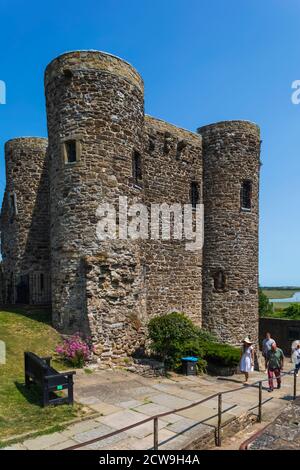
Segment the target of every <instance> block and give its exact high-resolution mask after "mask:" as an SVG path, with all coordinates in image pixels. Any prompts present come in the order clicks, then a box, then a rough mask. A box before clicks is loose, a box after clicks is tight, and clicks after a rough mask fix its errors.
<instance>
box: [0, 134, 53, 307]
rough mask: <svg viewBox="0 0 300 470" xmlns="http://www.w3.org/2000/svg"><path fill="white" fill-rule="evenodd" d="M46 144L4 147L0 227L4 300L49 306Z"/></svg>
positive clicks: (18, 142)
mask: <svg viewBox="0 0 300 470" xmlns="http://www.w3.org/2000/svg"><path fill="white" fill-rule="evenodd" d="M47 146H48V140H47V139H43V138H38V137H21V138H16V139H12V140H9V141H8V142H6V144H5V161H6V189H5V196H4V200H3V206H2V214H1V224H2V225H3V227H4V230H3V231H2V234H1V235H2V253H3V267H4V272H5V279H6V301H7V302H10V303H15V302H19V303H30V304H33V303H34V304H37V303H49V302H50V279H49V192H48V189H49V187H48V166H47V158H46V154H47Z"/></svg>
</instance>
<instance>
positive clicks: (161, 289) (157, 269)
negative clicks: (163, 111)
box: [143, 116, 203, 325]
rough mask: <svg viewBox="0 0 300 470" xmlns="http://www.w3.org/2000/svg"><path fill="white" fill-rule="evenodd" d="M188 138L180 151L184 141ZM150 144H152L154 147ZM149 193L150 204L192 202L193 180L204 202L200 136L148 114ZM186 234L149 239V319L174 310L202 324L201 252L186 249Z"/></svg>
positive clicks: (146, 189) (146, 173)
mask: <svg viewBox="0 0 300 470" xmlns="http://www.w3.org/2000/svg"><path fill="white" fill-rule="evenodd" d="M182 142H183V145H184V146H183V149H182V150H181V151H179V150H178V148H179V149H180V148H181V147H180V144H181V143H182ZM150 144H151V145H150ZM143 169H144V180H145V183H144V193H145V200H146V203H147V204H148V205H149V206H150V205H151V204H155V203H156V204H162V203H167V204H169V205H171V204H174V203H179V204H181V205H184V204H189V203H190V202H191V195H190V189H191V182H192V181H194V182H197V183H198V184H199V193H200V194H199V195H200V197H199V203H201V202H202V189H203V180H202V178H203V175H202V140H201V137H200V136H199V135H197V134H194V133H192V132H189V131H186V130H184V129H180V128H177V127H176V126H173V125H171V124H167V123H166V122H164V121H161V120H158V119H154V118H152V117H150V116H146V118H145V151H144V168H143ZM186 241H187V240H186V238H185V237H184V235H183V239H182V241H179V240H172V239H171V240H170V241H169V240H161V239H160V240H157V241H156V240H149V242H148V243H145V252H144V253H145V265H146V295H147V317H148V319H150V318H152V317H154V316H156V315H162V314H166V313H169V312H172V311H180V312H184V313H185V314H187V315H188V316H189V317H190V318H191V319H192V320H193V321H194V322H195V323H196V324H198V325H201V304H202V250H197V251H187V249H186Z"/></svg>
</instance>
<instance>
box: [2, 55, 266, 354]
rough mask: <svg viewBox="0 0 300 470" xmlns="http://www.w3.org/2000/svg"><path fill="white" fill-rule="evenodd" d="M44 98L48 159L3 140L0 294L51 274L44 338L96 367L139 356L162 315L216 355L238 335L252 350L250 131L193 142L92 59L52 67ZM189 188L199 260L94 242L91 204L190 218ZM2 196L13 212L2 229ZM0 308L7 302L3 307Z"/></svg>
mask: <svg viewBox="0 0 300 470" xmlns="http://www.w3.org/2000/svg"><path fill="white" fill-rule="evenodd" d="M45 93H46V106H47V120H48V136H49V144H48V150H47V156H45V155H46V147H47V141H46V140H43V139H15V140H14V141H10V142H8V143H7V146H6V154H7V157H6V165H7V187H6V193H5V197H4V202H3V207H2V215H1V232H2V252H3V255H4V261H3V270H4V276H5V279H6V285H7V289H6V290H11V291H12V292H14V293H15V292H16V290H15V287H14V286H13V283H14V282H15V281H14V279H15V278H18V279H19V278H20V275H21V274H22V273H25V274H26V273H28V271H30V270H31V271H32V273H41V272H44V273H48V275H50V272H51V276H52V285H51V290H52V297H51V303H52V312H53V323H54V326H55V327H56V328H57V329H58V330H60V331H61V332H63V333H66V334H70V333H74V332H77V331H80V332H81V333H83V334H84V335H85V336H91V337H92V340H93V342H94V345H95V350H96V354H97V355H98V356H99V358H100V359H101V360H102V361H111V360H114V361H118V360H119V359H120V358H122V357H124V356H126V355H128V354H131V353H133V352H134V351H136V350H137V349H139V348H140V347H143V346H144V343H145V337H146V330H147V323H148V321H149V319H150V318H152V317H153V316H155V315H160V314H164V313H168V312H171V311H174V310H176V311H182V312H185V313H186V314H187V315H189V317H190V318H191V319H192V320H193V321H194V322H195V323H196V324H198V325H200V326H203V327H205V328H207V329H209V330H210V331H213V332H214V333H215V334H216V335H217V336H218V337H219V338H220V339H222V340H224V341H226V342H230V343H233V344H235V343H238V342H240V341H241V340H242V338H243V337H244V336H245V335H251V337H252V338H253V339H254V340H256V339H257V330H258V318H257V316H258V292H257V286H258V266H257V257H258V183H259V181H258V177H259V150H260V141H259V130H258V128H257V126H255V125H254V124H251V123H249V122H244V121H229V122H223V123H218V124H214V125H211V126H205V127H203V128H200V129H199V130H198V134H197V133H193V132H190V131H187V130H184V129H180V128H178V127H176V126H173V125H171V124H168V123H166V122H164V121H162V120H159V119H155V118H152V117H150V116H145V115H144V87H143V80H142V79H141V77H140V75H139V74H138V72H137V71H136V70H135V69H134V68H133V67H132V66H131V65H130V64H128V63H127V62H125V61H123V60H121V59H119V58H117V57H115V56H112V55H109V54H105V53H102V52H97V51H75V52H70V53H66V54H63V55H62V56H60V57H58V58H56V59H54V60H53V61H52V62H51V63H50V64H49V65H48V67H47V69H46V72H45ZM70 148H71V149H72V151H70ZM136 154H138V156H139V159H140V162H139V166H140V168H139V171H140V172H141V174H140V180H139V181H138V183H137V181H136V178H135V177H134V171H133V163H134V156H135V155H136ZM74 156H75V158H74ZM69 157H70V158H69ZM71 157H72V158H71ZM245 180H249V181H251V185H252V186H251V203H252V206H251V210H249V211H244V210H241V205H240V190H241V184H242V182H243V181H245ZM24 183H25V184H24ZM192 185H196V186H197V188H198V190H197V191H198V201H197V202H198V203H204V210H205V223H204V229H205V233H204V248H203V250H198V251H197V250H196V251H188V250H187V249H186V241H187V240H186V239H185V238H184V237H183V240H172V239H171V240H161V239H159V240H151V239H148V240H135V241H133V240H119V239H115V240H102V241H99V239H98V238H97V233H96V228H97V223H98V222H99V214H97V208H98V207H99V205H100V204H101V203H105V202H108V203H113V204H115V205H116V207H117V206H118V202H119V197H120V196H126V197H127V198H128V204H129V205H130V204H132V203H135V202H137V203H144V204H145V205H146V206H147V207H148V208H149V209H150V206H151V204H162V203H167V204H173V203H177V204H178V203H179V204H182V205H183V204H189V203H190V202H191V199H192ZM12 191H15V192H16V196H17V201H18V216H17V217H16V218H15V219H14V220H11V216H10V210H11V208H10V206H9V195H10V193H11V192H12ZM193 220H194V221H195V213H194V214H193ZM117 227H119V226H118V225H117ZM149 235H150V232H149ZM49 240H50V249H49ZM49 254H50V256H49ZM216 275H218V276H221V281H222V282H223V284H224V285H222V286H221V288H220V286H219V287H217V288H216V285H215V280H216ZM32 276H33V274H32ZM32 276H31V277H32ZM34 279H35V278H34ZM35 280H36V279H35ZM31 282H33V281H31ZM222 282H221V284H222ZM10 283H11V285H10ZM6 297H7V299H6V300H9V301H12V302H14V301H16V298H15V294H13V295H12V296H10V298H9V299H8V297H9V296H8V295H7V294H6Z"/></svg>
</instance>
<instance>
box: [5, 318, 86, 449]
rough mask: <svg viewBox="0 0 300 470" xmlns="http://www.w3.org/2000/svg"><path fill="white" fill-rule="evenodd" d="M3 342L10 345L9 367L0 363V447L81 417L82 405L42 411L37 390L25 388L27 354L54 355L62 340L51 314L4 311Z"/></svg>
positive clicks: (7, 352) (7, 350) (8, 349)
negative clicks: (49, 315) (32, 433)
mask: <svg viewBox="0 0 300 470" xmlns="http://www.w3.org/2000/svg"><path fill="white" fill-rule="evenodd" d="M0 340H2V341H4V342H5V343H6V364H5V365H1V364H0V445H1V441H2V440H4V439H8V438H10V437H12V436H14V435H16V434H22V433H25V432H29V431H40V430H44V429H45V428H47V427H49V426H50V427H51V426H57V425H59V424H61V423H62V422H64V421H66V420H69V419H72V418H75V417H77V416H80V415H81V413H82V412H81V408H80V407H79V406H78V405H75V406H74V407H71V406H68V405H61V406H57V407H53V406H51V407H46V408H41V402H40V394H39V391H38V390H37V389H36V387H31V389H30V391H28V390H27V389H26V388H25V387H24V359H23V354H24V351H26V350H27V351H32V352H35V353H37V354H39V355H52V354H53V352H54V349H55V346H56V345H57V344H58V342H59V341H60V337H59V335H58V333H57V332H56V331H55V330H54V329H53V328H52V327H51V326H50V324H49V318H48V313H47V312H45V311H39V310H34V311H33V312H30V311H29V310H27V311H23V310H21V309H16V310H13V311H3V310H1V311H0ZM54 366H55V367H57V366H59V365H58V364H55V363H54ZM57 368H59V367H57ZM60 368H61V366H60Z"/></svg>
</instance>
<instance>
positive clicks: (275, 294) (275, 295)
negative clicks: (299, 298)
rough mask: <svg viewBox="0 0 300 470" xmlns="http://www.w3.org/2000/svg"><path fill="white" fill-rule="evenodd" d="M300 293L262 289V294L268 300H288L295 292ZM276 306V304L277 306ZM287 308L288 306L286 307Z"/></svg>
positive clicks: (295, 290)
mask: <svg viewBox="0 0 300 470" xmlns="http://www.w3.org/2000/svg"><path fill="white" fill-rule="evenodd" d="M299 291H300V287H299V289H288V288H287V289H275V288H270V289H266V288H263V293H264V294H265V295H266V296H267V297H268V298H269V299H288V298H289V297H292V296H293V295H294V294H295V293H296V292H299ZM277 305H278V304H277ZM286 307H288V305H286Z"/></svg>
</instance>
